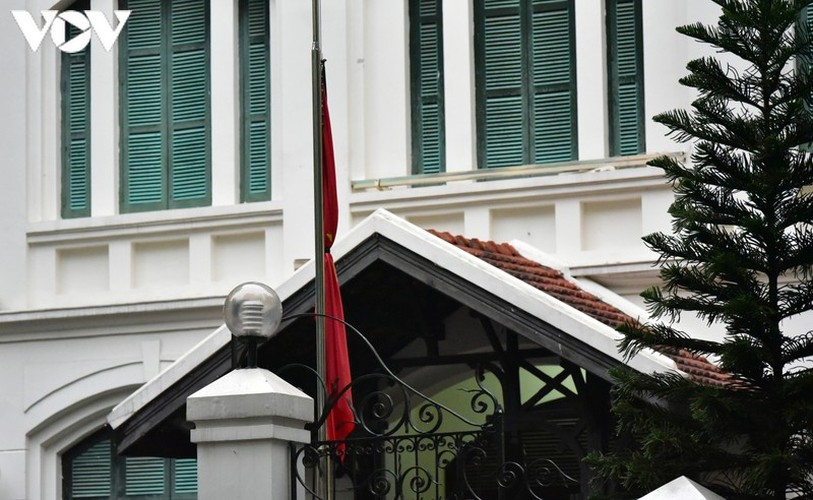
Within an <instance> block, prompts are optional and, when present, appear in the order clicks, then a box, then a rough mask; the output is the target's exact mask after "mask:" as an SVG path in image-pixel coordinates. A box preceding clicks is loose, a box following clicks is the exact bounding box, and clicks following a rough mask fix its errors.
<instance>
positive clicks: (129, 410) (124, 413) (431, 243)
mask: <svg viewBox="0 0 813 500" xmlns="http://www.w3.org/2000/svg"><path fill="white" fill-rule="evenodd" d="M374 234H380V235H381V236H383V237H385V238H387V239H389V240H391V241H393V242H394V243H396V244H398V245H401V246H403V247H404V248H406V249H409V250H411V251H413V252H415V253H416V254H418V255H421V256H423V257H426V258H427V259H429V260H431V261H432V262H435V263H436V264H437V265H438V266H440V267H442V268H444V269H446V270H448V271H449V272H451V273H453V274H454V275H456V276H459V277H460V278H461V279H463V280H466V281H468V282H470V283H472V284H474V285H476V286H478V287H480V288H482V289H484V290H488V291H489V292H490V293H492V294H494V295H497V296H499V297H501V298H503V299H505V300H506V301H508V302H510V303H511V304H514V305H516V306H517V308H519V309H522V310H524V311H526V312H527V313H529V314H531V315H533V316H535V317H537V318H539V319H541V320H542V321H545V322H546V323H549V324H551V325H552V326H554V327H556V328H558V329H559V330H561V331H563V332H566V333H567V334H569V335H571V336H572V337H574V338H576V339H578V340H580V341H582V342H584V343H585V344H587V345H589V346H591V347H593V348H595V349H597V350H599V351H601V352H603V353H605V354H607V355H609V356H610V357H612V358H613V359H616V360H618V361H619V362H624V360H623V357H622V356H621V355H620V354H619V352H618V346H617V344H618V341H619V340H620V339H621V334H619V333H618V332H616V331H615V330H614V329H613V328H611V327H609V326H607V325H605V324H603V323H601V322H600V321H598V320H595V319H593V318H591V317H589V316H587V315H586V314H584V313H582V312H580V311H578V310H576V309H574V308H573V307H571V306H569V305H567V304H565V303H563V302H561V301H559V300H558V299H555V298H553V297H551V296H550V295H548V294H546V293H544V292H542V291H541V290H538V289H536V288H534V287H533V286H531V285H529V284H528V283H525V282H524V281H522V280H520V279H517V278H515V277H513V276H511V275H509V274H507V273H505V272H504V271H502V270H500V269H498V268H496V267H494V266H492V265H491V264H488V263H487V262H485V261H483V260H481V259H479V258H477V257H475V256H473V255H471V254H469V253H468V252H466V251H464V250H461V249H459V248H457V247H455V246H454V245H450V244H449V243H447V242H445V241H443V240H442V239H440V238H438V237H437V236H434V235H433V234H431V233H429V232H427V231H425V230H424V229H421V228H419V227H417V226H415V225H413V224H410V223H409V222H407V221H405V220H404V219H401V218H400V217H397V216H395V215H393V214H392V213H390V212H388V211H386V210H383V209H379V210H377V211H376V212H375V213H373V214H372V215H371V216H369V217H368V218H367V219H365V220H364V221H363V222H361V223H360V224H359V225H357V226H356V227H355V228H353V230H351V231H350V232H348V233H347V235H346V236H345V237H343V238H341V239H339V240H338V241H337V242H336V244H335V245H334V246H333V248H332V250H331V251H332V253H333V255H334V258H335V259H336V260H337V261H338V260H339V259H341V258H342V256H344V255H346V254H347V253H349V252H350V251H352V250H353V249H354V248H356V247H357V246H359V245H360V244H361V243H363V242H364V241H365V240H367V239H368V238H369V237H370V236H372V235H374ZM313 279H314V262H313V260H311V261H309V262H308V263H307V264H305V265H304V266H302V267H301V268H300V269H299V270H298V271H297V272H296V273H294V274H293V275H292V276H291V277H290V278H289V279H288V280H286V281H285V282H283V283H282V284H280V285H279V287H277V288H276V292H277V294H278V295H279V297H280V299H281V300H282V301H283V302H284V301H285V300H286V299H288V298H289V297H291V296H292V295H293V294H294V293H296V292H297V291H298V290H300V289H302V288H303V287H305V286H306V285H307V284H308V283H310V281H311V280H313ZM230 338H231V336H230V334H229V332H228V330H227V329H226V327H225V326H221V327H220V328H218V329H217V330H215V331H214V332H213V333H212V334H211V335H209V336H208V337H206V338H205V339H203V340H202V341H201V342H200V343H198V344H197V345H196V346H195V347H193V348H192V349H191V350H190V351H189V352H187V353H186V354H184V355H183V356H181V357H180V358H178V360H176V361H175V362H174V363H173V364H172V365H170V366H169V367H167V368H166V369H165V370H164V371H163V372H161V373H159V374H158V375H157V376H156V377H154V378H153V379H152V380H150V381H148V382H147V383H146V384H144V385H143V386H141V387H140V388H139V389H138V390H137V391H136V392H134V393H133V394H132V395H130V396H129V397H128V398H127V399H125V400H124V401H122V402H121V403H120V404H119V405H118V406H116V407H115V408H113V410H112V411H111V412H110V414H109V415H108V417H107V420H108V422H109V423H110V426H111V427H113V428H114V429H115V428H117V427H118V426H120V425H121V424H123V423H124V422H126V421H127V420H128V419H129V418H130V417H132V416H133V415H134V414H135V413H136V412H137V411H139V410H140V409H141V408H143V407H144V406H145V405H146V404H147V403H149V402H150V401H152V400H153V399H154V398H156V397H158V396H159V395H160V394H161V393H162V392H164V391H165V390H166V389H167V388H169V387H170V386H171V385H173V384H174V383H176V382H178V381H179V380H181V379H182V378H183V377H184V376H185V375H186V374H188V373H190V372H191V371H193V370H194V369H195V368H196V367H197V366H198V365H200V364H201V363H203V362H204V361H205V360H206V359H207V358H209V357H210V356H211V355H213V354H214V353H215V352H217V351H218V350H219V349H221V348H222V347H223V346H225V345H226V344H227V343H228V342H229V340H230ZM627 364H628V365H629V366H631V367H632V368H635V369H636V370H638V371H641V372H644V373H652V372H656V371H665V370H676V367H675V363H674V362H673V361H672V360H671V359H670V358H668V357H667V356H664V355H662V354H659V353H656V352H653V351H644V352H641V353H640V354H638V355H637V356H635V357H633V358H632V359H631V360H630V361H628V362H627Z"/></svg>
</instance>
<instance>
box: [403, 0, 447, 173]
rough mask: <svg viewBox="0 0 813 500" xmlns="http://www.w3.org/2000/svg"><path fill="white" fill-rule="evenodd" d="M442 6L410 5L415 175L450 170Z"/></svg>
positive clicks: (431, 2)
mask: <svg viewBox="0 0 813 500" xmlns="http://www.w3.org/2000/svg"><path fill="white" fill-rule="evenodd" d="M441 5H442V2H441V0H410V2H409V54H410V74H411V96H412V173H414V174H433V173H437V172H443V171H444V170H445V169H446V158H445V148H444V143H445V129H444V125H443V123H444V122H443V120H444V115H443V11H442V10H441Z"/></svg>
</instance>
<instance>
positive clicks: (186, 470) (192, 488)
mask: <svg viewBox="0 0 813 500" xmlns="http://www.w3.org/2000/svg"><path fill="white" fill-rule="evenodd" d="M172 492H173V493H174V494H193V493H197V492H198V462H197V460H195V459H194V458H178V459H175V460H173V487H172Z"/></svg>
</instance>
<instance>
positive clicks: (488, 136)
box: [481, 0, 528, 168]
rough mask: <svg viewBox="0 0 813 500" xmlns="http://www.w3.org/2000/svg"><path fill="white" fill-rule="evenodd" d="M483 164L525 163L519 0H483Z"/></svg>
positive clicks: (491, 166)
mask: <svg viewBox="0 0 813 500" xmlns="http://www.w3.org/2000/svg"><path fill="white" fill-rule="evenodd" d="M483 8H484V19H483V39H484V40H483V41H484V47H483V70H484V73H483V74H484V77H485V81H484V82H483V87H484V96H483V97H484V100H485V102H484V111H485V120H484V126H485V127H484V130H482V132H481V133H482V134H483V135H484V139H485V166H486V167H488V168H493V167H503V166H508V165H520V164H522V163H526V155H525V152H526V148H527V143H528V136H527V133H526V124H527V110H526V102H525V99H524V96H523V79H524V78H523V74H524V70H525V69H524V68H523V62H522V56H523V53H524V50H523V40H522V9H521V2H520V1H519V0H490V1H485V2H484V6H483Z"/></svg>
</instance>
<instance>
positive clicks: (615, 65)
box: [607, 0, 645, 156]
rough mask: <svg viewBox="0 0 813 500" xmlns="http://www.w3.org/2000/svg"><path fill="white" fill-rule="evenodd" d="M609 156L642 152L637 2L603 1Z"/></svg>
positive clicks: (641, 71)
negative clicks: (605, 18)
mask: <svg viewBox="0 0 813 500" xmlns="http://www.w3.org/2000/svg"><path fill="white" fill-rule="evenodd" d="M607 42H608V43H607V52H608V53H607V68H608V70H609V75H608V82H609V87H610V88H609V125H610V155H612V156H626V155H635V154H638V153H642V152H643V151H644V149H645V142H644V83H643V82H644V76H643V74H644V72H643V51H642V43H641V0H607Z"/></svg>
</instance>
